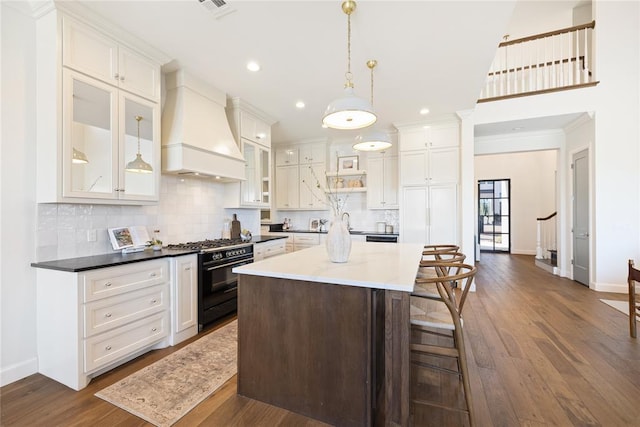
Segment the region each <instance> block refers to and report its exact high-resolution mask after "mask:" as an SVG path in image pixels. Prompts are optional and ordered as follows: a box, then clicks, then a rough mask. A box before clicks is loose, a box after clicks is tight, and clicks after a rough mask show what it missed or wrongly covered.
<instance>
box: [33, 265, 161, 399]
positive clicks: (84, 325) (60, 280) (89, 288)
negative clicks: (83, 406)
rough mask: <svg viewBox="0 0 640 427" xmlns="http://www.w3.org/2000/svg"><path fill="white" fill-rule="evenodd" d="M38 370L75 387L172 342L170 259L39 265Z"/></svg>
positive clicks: (37, 276)
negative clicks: (79, 268) (71, 267)
mask: <svg viewBox="0 0 640 427" xmlns="http://www.w3.org/2000/svg"><path fill="white" fill-rule="evenodd" d="M36 280H37V285H36V304H37V306H38V311H37V319H36V325H37V344H38V370H39V372H40V373H41V374H43V375H46V376H48V377H50V378H52V379H54V380H56V381H58V382H61V383H62V384H65V385H67V386H68V387H71V388H72V389H74V390H80V389H82V388H84V387H86V385H87V384H88V383H89V381H90V380H91V378H93V377H95V376H97V375H99V374H101V373H103V372H105V371H107V370H109V369H112V368H114V367H115V366H118V365H120V364H122V363H124V362H126V361H128V360H130V359H132V358H134V357H137V356H139V355H140V354H143V353H145V352H147V351H149V350H151V349H153V348H162V347H166V346H167V345H168V340H167V338H168V336H169V333H170V324H169V323H170V303H169V301H170V289H169V282H170V275H169V261H167V260H166V259H157V260H150V261H142V262H137V263H131V264H125V265H119V266H115V267H107V268H100V269H95V270H89V271H85V272H66V271H59V270H50V269H43V268H38V269H37V270H36Z"/></svg>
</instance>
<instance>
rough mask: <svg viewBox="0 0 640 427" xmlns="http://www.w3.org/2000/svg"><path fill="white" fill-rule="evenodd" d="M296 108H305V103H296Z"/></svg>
mask: <svg viewBox="0 0 640 427" xmlns="http://www.w3.org/2000/svg"><path fill="white" fill-rule="evenodd" d="M296 107H297V108H304V102H302V101H298V102H296Z"/></svg>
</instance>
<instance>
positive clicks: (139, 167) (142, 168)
mask: <svg viewBox="0 0 640 427" xmlns="http://www.w3.org/2000/svg"><path fill="white" fill-rule="evenodd" d="M140 120H142V116H136V121H137V122H138V153H137V154H136V158H135V159H134V160H132V161H130V162H129V163H127V167H126V168H125V170H126V171H127V172H135V173H152V172H153V168H152V167H151V165H150V164H149V163H147V162H145V161H144V160H142V154H140Z"/></svg>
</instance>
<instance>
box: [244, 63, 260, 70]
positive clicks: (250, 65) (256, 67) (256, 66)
mask: <svg viewBox="0 0 640 427" xmlns="http://www.w3.org/2000/svg"><path fill="white" fill-rule="evenodd" d="M247 70H249V71H260V64H258V63H257V62H255V61H249V63H247Z"/></svg>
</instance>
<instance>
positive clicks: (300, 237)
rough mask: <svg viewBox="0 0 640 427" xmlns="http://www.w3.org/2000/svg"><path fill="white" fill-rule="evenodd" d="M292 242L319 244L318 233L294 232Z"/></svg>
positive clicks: (297, 243)
mask: <svg viewBox="0 0 640 427" xmlns="http://www.w3.org/2000/svg"><path fill="white" fill-rule="evenodd" d="M294 242H295V244H296V246H298V245H299V244H300V245H319V244H320V235H319V234H296V235H295V239H294Z"/></svg>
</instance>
